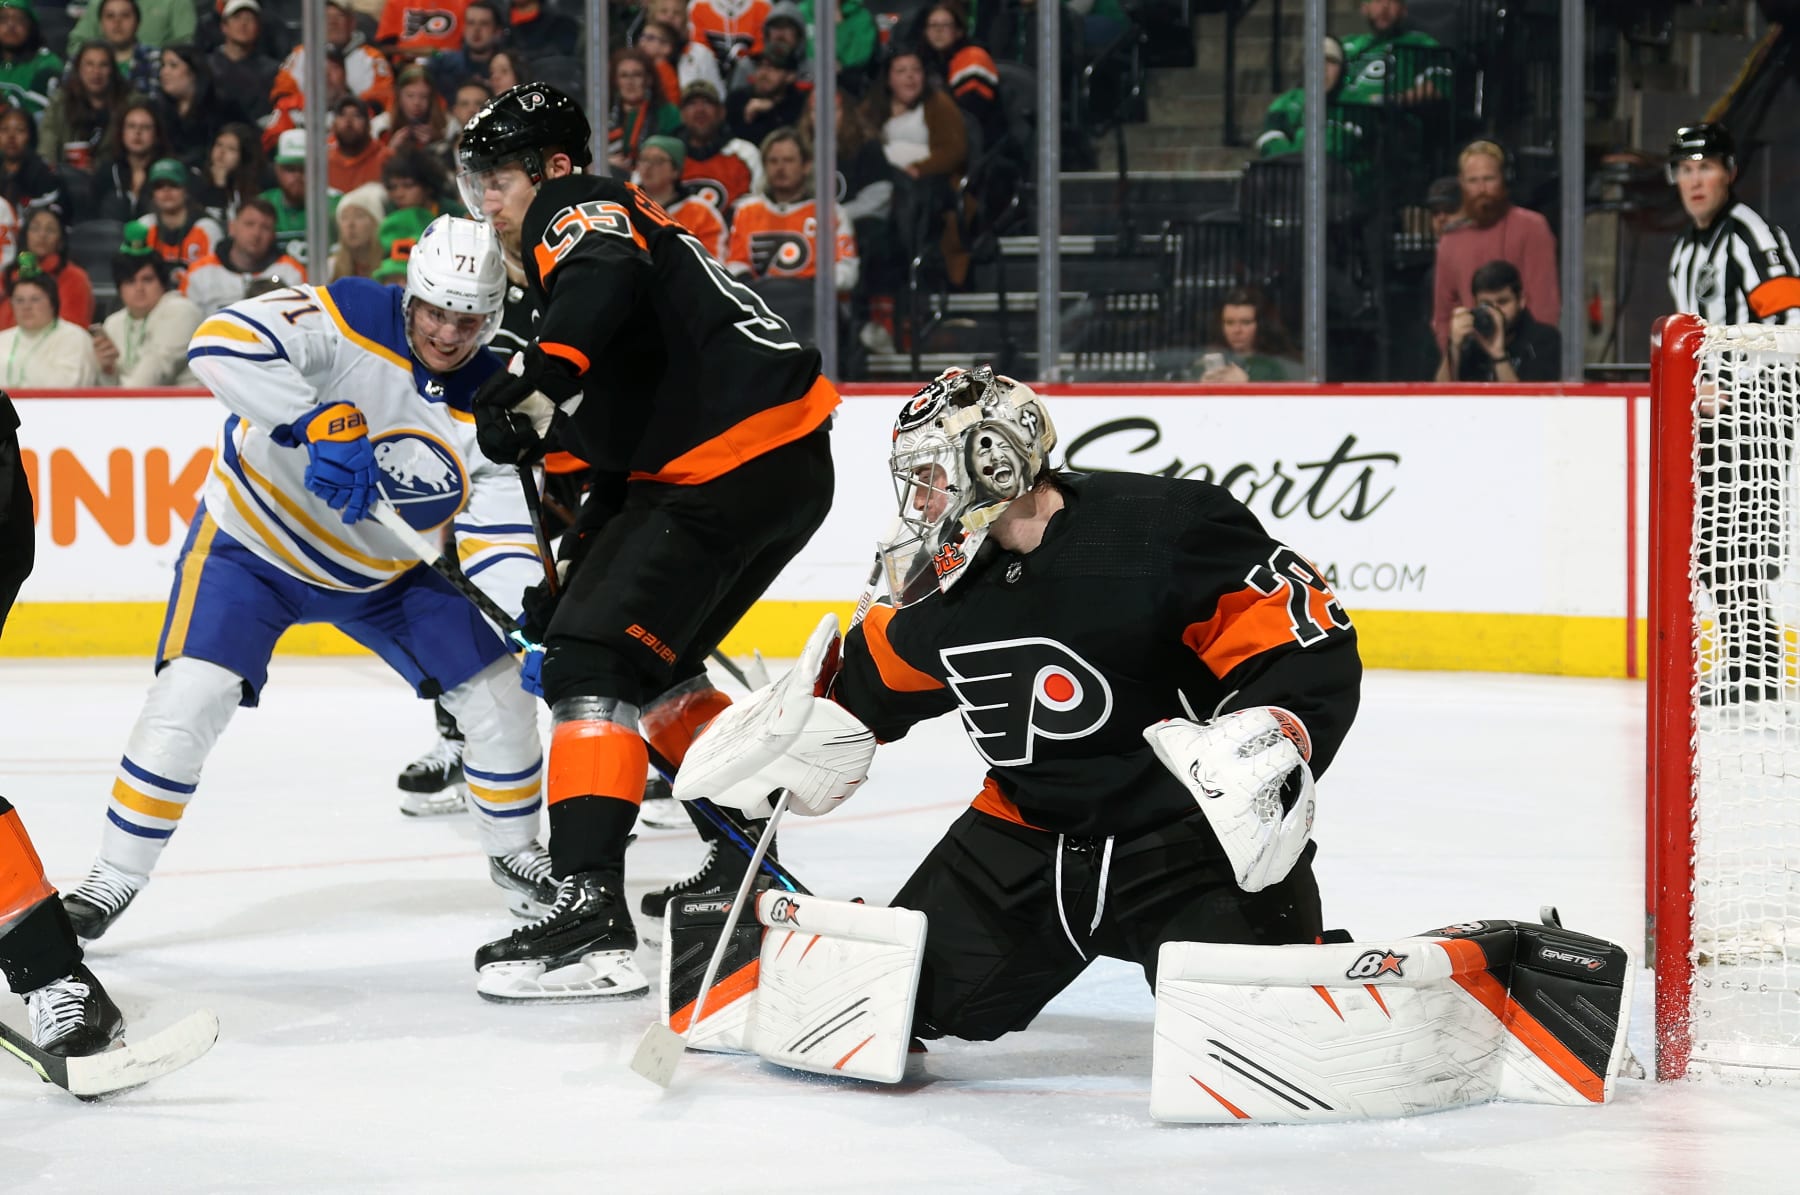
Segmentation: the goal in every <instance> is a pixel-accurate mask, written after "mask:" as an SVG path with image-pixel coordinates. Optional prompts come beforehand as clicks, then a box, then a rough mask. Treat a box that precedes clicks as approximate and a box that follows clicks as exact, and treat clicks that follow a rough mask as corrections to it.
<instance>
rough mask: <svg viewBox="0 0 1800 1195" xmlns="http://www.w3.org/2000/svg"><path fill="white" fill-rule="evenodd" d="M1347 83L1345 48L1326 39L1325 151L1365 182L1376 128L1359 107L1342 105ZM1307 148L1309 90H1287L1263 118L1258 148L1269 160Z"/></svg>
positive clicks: (1371, 163)
mask: <svg viewBox="0 0 1800 1195" xmlns="http://www.w3.org/2000/svg"><path fill="white" fill-rule="evenodd" d="M1343 83H1344V47H1343V46H1341V45H1339V44H1338V39H1337V38H1335V37H1327V38H1326V39H1325V102H1326V108H1325V152H1326V153H1328V154H1330V155H1331V156H1332V157H1334V158H1336V159H1338V160H1339V161H1341V162H1343V163H1344V164H1345V165H1346V166H1348V167H1350V173H1351V176H1352V177H1354V178H1355V179H1357V181H1359V182H1361V181H1363V180H1365V179H1366V178H1367V177H1368V175H1369V171H1370V170H1371V169H1372V168H1373V166H1374V162H1373V159H1372V155H1371V153H1370V144H1369V135H1370V134H1372V133H1373V131H1374V130H1373V127H1372V126H1367V125H1365V123H1364V120H1363V116H1364V115H1365V114H1361V113H1359V112H1358V110H1357V109H1356V108H1352V107H1346V106H1345V105H1344V104H1343V103H1342V102H1341V100H1342V92H1343ZM1305 148H1306V88H1305V87H1296V88H1293V89H1292V90H1290V91H1284V92H1282V93H1281V94H1280V95H1278V96H1276V97H1275V99H1274V100H1273V101H1272V102H1271V103H1270V104H1269V110H1268V112H1267V113H1266V114H1265V115H1264V116H1263V131H1262V135H1261V136H1259V137H1258V138H1257V139H1256V149H1257V152H1258V153H1260V154H1261V155H1262V156H1263V157H1265V158H1278V157H1282V156H1284V155H1286V154H1297V153H1300V152H1302V151H1303V150H1304V149H1305Z"/></svg>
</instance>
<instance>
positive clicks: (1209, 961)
mask: <svg viewBox="0 0 1800 1195" xmlns="http://www.w3.org/2000/svg"><path fill="white" fill-rule="evenodd" d="M1632 979H1633V972H1632V964H1631V959H1630V956H1629V955H1628V954H1627V953H1626V952H1625V950H1624V949H1622V948H1621V947H1619V946H1615V945H1613V944H1612V943H1611V942H1606V941H1603V940H1601V939H1599V938H1595V937H1590V936H1589V935H1587V934H1580V933H1574V932H1572V931H1570V930H1565V929H1563V928H1561V927H1560V926H1555V925H1533V924H1529V923H1524V922H1518V921H1470V922H1463V923H1460V924H1457V925H1451V926H1446V927H1445V928H1443V929H1438V930H1432V931H1430V932H1429V933H1427V934H1424V935H1421V936H1419V937H1413V938H1400V939H1397V940H1392V941H1387V942H1353V943H1343V944H1332V945H1323V946H1237V945H1217V944H1211V943H1197V942H1169V943H1165V944H1164V946H1163V948H1162V953H1161V957H1160V960H1159V963H1158V977H1157V985H1156V1046H1155V1055H1154V1062H1153V1064H1152V1068H1153V1073H1152V1077H1151V1089H1150V1114H1151V1116H1153V1117H1154V1118H1156V1119H1157V1120H1167V1121H1217V1122H1227V1123H1230V1122H1235V1121H1245V1120H1261V1121H1316V1120H1356V1119H1365V1118H1372V1117H1389V1116H1409V1115H1413V1114H1415V1113H1420V1112H1436V1111H1440V1110H1442V1109H1445V1108H1455V1107H1461V1106H1463V1105H1465V1104H1474V1103H1481V1102H1483V1101H1486V1100H1491V1099H1507V1100H1520V1101H1523V1102H1527V1103H1540V1104H1576V1105H1579V1104H1599V1103H1605V1102H1606V1101H1608V1100H1610V1099H1611V1098H1612V1094H1613V1080H1614V1079H1615V1078H1616V1077H1617V1076H1618V1075H1619V1073H1620V1072H1621V1071H1622V1070H1625V1069H1628V1068H1629V1067H1630V1066H1631V1062H1630V1054H1629V1052H1628V1050H1627V1048H1626V1045H1625V1031H1626V1025H1627V1022H1628V1020H1629V1010H1630V1007H1631V989H1632Z"/></svg>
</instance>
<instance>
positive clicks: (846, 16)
mask: <svg viewBox="0 0 1800 1195" xmlns="http://www.w3.org/2000/svg"><path fill="white" fill-rule="evenodd" d="M836 5H837V28H836V34H837V40H836V42H835V43H834V47H835V49H836V52H837V65H838V70H839V71H845V72H849V73H851V74H856V75H867V74H868V73H869V70H870V67H871V66H872V65H873V64H874V62H875V51H877V50H879V49H880V48H881V34H880V31H879V30H878V29H877V27H876V25H875V14H874V13H872V12H870V11H869V10H868V7H867V6H866V5H864V4H863V0H836ZM800 19H801V21H802V22H803V25H802V27H801V36H802V38H804V37H805V31H806V30H807V29H811V28H813V21H814V19H815V18H814V16H813V0H800ZM800 46H801V49H802V50H804V49H805V48H806V42H805V41H804V40H803V41H801V43H800Z"/></svg>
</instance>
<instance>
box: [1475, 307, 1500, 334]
mask: <svg viewBox="0 0 1800 1195" xmlns="http://www.w3.org/2000/svg"><path fill="white" fill-rule="evenodd" d="M1469 314H1470V315H1471V316H1473V317H1474V320H1475V334H1476V335H1477V336H1479V337H1481V338H1482V339H1483V340H1492V339H1493V338H1494V332H1495V330H1496V329H1497V328H1498V325H1497V324H1495V323H1494V313H1493V311H1492V310H1491V309H1490V308H1489V307H1488V306H1487V305H1486V304H1483V305H1482V306H1480V307H1477V308H1476V309H1475V310H1474V311H1472V312H1470V313H1469Z"/></svg>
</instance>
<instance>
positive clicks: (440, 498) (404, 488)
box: [375, 431, 469, 531]
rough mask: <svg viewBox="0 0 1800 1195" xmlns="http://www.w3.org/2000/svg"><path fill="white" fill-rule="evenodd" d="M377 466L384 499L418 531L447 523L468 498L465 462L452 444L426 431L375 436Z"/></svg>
mask: <svg viewBox="0 0 1800 1195" xmlns="http://www.w3.org/2000/svg"><path fill="white" fill-rule="evenodd" d="M375 465H376V468H378V469H380V470H381V483H380V484H381V496H382V497H383V498H386V499H387V500H388V502H389V503H391V504H392V505H393V507H394V509H395V510H398V511H399V512H400V515H401V517H402V518H404V519H405V520H406V521H407V523H408V524H410V525H411V526H412V527H414V528H415V529H417V530H419V531H429V530H431V529H432V528H434V527H439V526H442V525H443V524H445V523H448V522H449V521H450V520H451V519H452V518H454V517H455V515H456V512H457V511H459V510H461V509H462V506H463V502H464V500H466V499H467V498H468V494H469V481H468V477H467V475H466V474H464V472H463V467H462V462H461V461H459V460H458V459H457V457H456V453H454V452H452V451H451V450H450V448H449V446H448V445H446V444H444V443H443V442H442V441H440V440H438V439H436V438H435V437H433V436H429V435H427V434H426V433H424V432H416V431H396V432H388V433H386V434H385V435H381V436H377V437H375Z"/></svg>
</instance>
